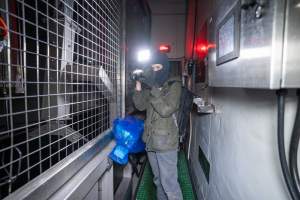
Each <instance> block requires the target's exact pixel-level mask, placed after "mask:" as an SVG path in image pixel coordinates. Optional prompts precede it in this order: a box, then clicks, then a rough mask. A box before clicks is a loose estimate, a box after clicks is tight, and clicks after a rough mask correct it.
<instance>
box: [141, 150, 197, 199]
mask: <svg viewBox="0 0 300 200" xmlns="http://www.w3.org/2000/svg"><path fill="white" fill-rule="evenodd" d="M177 166H178V181H179V184H180V187H181V191H182V195H183V199H184V200H195V199H196V198H195V195H194V192H193V186H192V182H191V179H190V176H189V171H188V165H187V160H186V158H185V155H184V152H179V154H178V163H177ZM152 179H153V174H152V171H151V168H150V164H149V163H147V164H146V166H145V169H144V173H143V175H142V179H141V181H140V184H139V187H138V190H137V194H136V199H137V200H155V199H156V189H155V185H154V184H153V180H152Z"/></svg>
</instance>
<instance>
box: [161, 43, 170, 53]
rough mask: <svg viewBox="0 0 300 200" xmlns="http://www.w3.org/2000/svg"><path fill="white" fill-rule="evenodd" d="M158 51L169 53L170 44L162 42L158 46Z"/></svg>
mask: <svg viewBox="0 0 300 200" xmlns="http://www.w3.org/2000/svg"><path fill="white" fill-rule="evenodd" d="M159 51H160V52H162V53H170V51H171V46H170V45H166V44H162V45H160V46H159Z"/></svg>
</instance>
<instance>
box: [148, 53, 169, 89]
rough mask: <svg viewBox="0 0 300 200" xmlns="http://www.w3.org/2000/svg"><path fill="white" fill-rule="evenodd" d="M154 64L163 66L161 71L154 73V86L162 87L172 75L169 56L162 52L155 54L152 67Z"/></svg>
mask: <svg viewBox="0 0 300 200" xmlns="http://www.w3.org/2000/svg"><path fill="white" fill-rule="evenodd" d="M153 64H161V65H162V66H163V68H162V69H161V70H159V71H156V72H153V75H154V77H153V81H154V86H155V87H162V86H163V84H164V83H165V82H166V81H167V80H168V78H169V75H170V64H169V61H168V57H167V55H166V54H164V53H161V52H155V53H154V55H153V56H152V58H151V65H153Z"/></svg>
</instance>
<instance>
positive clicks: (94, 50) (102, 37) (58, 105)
mask: <svg viewBox="0 0 300 200" xmlns="http://www.w3.org/2000/svg"><path fill="white" fill-rule="evenodd" d="M120 3H121V2H120V1H119V0H103V1H98V0H3V1H0V16H1V18H2V19H3V20H4V21H5V22H6V24H7V26H8V36H7V38H6V40H7V47H6V48H4V49H3V50H2V52H0V199H2V198H3V197H5V196H7V195H9V194H10V193H12V192H13V191H15V190H16V189H18V188H19V187H21V186H22V185H24V184H26V183H27V182H29V181H30V180H32V179H33V178H35V177H36V176H38V175H39V174H41V173H43V172H44V171H46V170H47V169H49V168H50V167H51V166H53V165H54V164H56V163H57V162H59V161H60V160H62V159H63V158H65V157H66V156H68V155H69V154H71V153H72V152H74V151H75V150H76V149H78V148H79V147H81V146H82V145H84V144H85V143H87V142H88V141H90V140H93V139H94V138H95V137H97V136H98V135H99V134H101V133H103V132H104V131H105V130H107V129H108V128H109V127H110V124H111V120H112V118H113V117H114V115H115V114H114V113H116V112H117V111H119V110H120V109H118V105H116V102H117V99H118V98H119V95H120V94H119V93H120V91H119V84H120V74H119V73H120V67H119V65H120V18H121V4H120ZM0 39H1V38H0ZM118 103H119V102H118Z"/></svg>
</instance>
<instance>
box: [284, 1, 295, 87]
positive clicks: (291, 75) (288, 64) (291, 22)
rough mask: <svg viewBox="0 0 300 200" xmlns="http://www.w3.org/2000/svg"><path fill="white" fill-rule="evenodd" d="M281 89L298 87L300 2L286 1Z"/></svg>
mask: <svg viewBox="0 0 300 200" xmlns="http://www.w3.org/2000/svg"><path fill="white" fill-rule="evenodd" d="M287 2H288V4H287V14H286V32H285V38H284V39H285V47H284V54H283V74H282V85H281V86H282V87H284V88H299V87H300V52H299V50H300V0H288V1H287Z"/></svg>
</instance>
